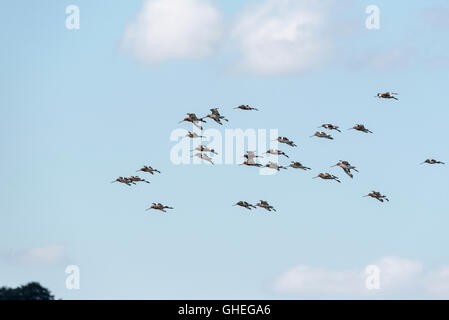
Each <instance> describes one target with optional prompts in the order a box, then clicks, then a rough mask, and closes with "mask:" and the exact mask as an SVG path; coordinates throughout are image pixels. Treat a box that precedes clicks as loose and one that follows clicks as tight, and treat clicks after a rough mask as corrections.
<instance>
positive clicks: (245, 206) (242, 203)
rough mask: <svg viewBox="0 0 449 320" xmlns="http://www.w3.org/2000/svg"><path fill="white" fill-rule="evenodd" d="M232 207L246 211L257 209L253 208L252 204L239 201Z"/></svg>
mask: <svg viewBox="0 0 449 320" xmlns="http://www.w3.org/2000/svg"><path fill="white" fill-rule="evenodd" d="M232 206H233V207H234V206H240V207H243V208H246V209H248V210H251V209H257V208H256V207H255V206H253V205H252V204H250V203H248V202H246V201H239V202H237V203H236V204H234V205H232Z"/></svg>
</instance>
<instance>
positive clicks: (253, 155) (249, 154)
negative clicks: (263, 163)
mask: <svg viewBox="0 0 449 320" xmlns="http://www.w3.org/2000/svg"><path fill="white" fill-rule="evenodd" d="M243 156H244V157H245V158H246V159H248V162H249V163H256V162H255V161H254V159H255V158H262V156H258V155H256V151H248V152H246V154H244V155H243Z"/></svg>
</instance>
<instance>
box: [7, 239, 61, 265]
mask: <svg viewBox="0 0 449 320" xmlns="http://www.w3.org/2000/svg"><path fill="white" fill-rule="evenodd" d="M64 255H65V247H64V246H63V245H60V244H55V245H48V246H45V247H39V248H32V249H29V250H27V251H24V252H21V253H19V254H16V255H14V259H13V260H15V261H16V262H19V263H22V264H32V265H34V264H52V263H56V262H58V261H60V260H61V259H62V258H63V257H64Z"/></svg>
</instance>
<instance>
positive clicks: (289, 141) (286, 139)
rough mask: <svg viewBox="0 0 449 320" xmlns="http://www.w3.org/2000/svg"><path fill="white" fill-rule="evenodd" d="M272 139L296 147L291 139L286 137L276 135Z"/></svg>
mask: <svg viewBox="0 0 449 320" xmlns="http://www.w3.org/2000/svg"><path fill="white" fill-rule="evenodd" d="M274 141H277V142H279V143H285V144H288V145H289V146H290V147H296V144H295V143H294V142H293V141H291V140H289V139H288V138H287V137H277V138H276V139H275V140H274Z"/></svg>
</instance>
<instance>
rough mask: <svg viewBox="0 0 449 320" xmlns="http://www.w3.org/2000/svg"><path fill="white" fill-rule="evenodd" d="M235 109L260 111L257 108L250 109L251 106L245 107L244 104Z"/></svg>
mask: <svg viewBox="0 0 449 320" xmlns="http://www.w3.org/2000/svg"><path fill="white" fill-rule="evenodd" d="M234 109H240V110H255V111H259V109H257V108H253V107H250V106H249V105H243V104H242V105H240V106H238V107H235V108H234Z"/></svg>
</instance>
